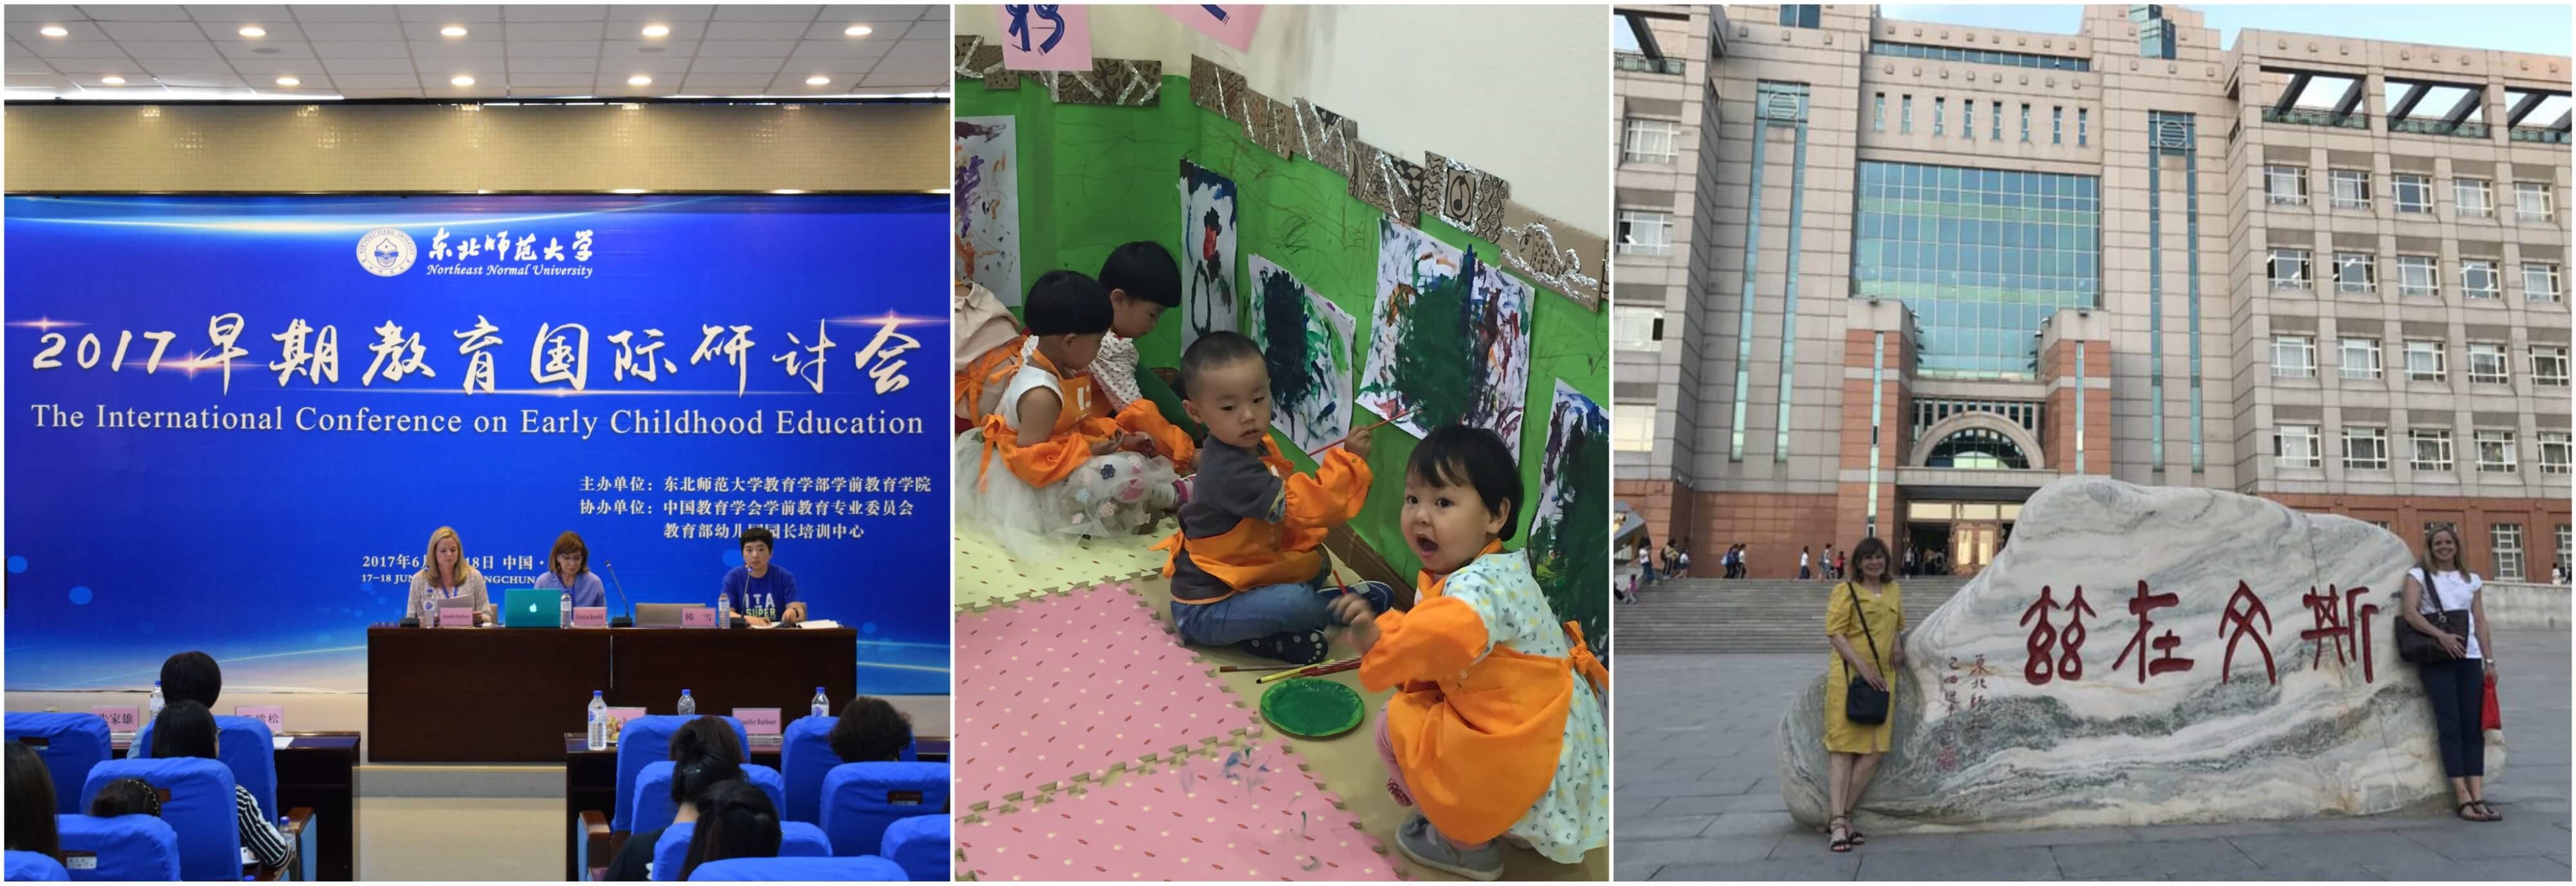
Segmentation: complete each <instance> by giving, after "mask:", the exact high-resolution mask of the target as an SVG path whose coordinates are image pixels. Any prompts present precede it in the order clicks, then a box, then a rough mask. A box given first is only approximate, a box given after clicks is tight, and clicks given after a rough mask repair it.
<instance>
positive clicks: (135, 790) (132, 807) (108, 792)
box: [89, 778, 161, 818]
mask: <svg viewBox="0 0 2576 886" xmlns="http://www.w3.org/2000/svg"><path fill="white" fill-rule="evenodd" d="M89 814H90V817H92V818H115V817H117V816H119V815H149V816H152V817H154V818H159V817H161V792H160V791H158V790H155V789H153V787H152V783H151V782H148V781H144V780H143V779H140V778H120V779H117V780H115V781H113V782H109V783H108V785H107V786H106V787H103V788H99V789H98V796H96V797H92V798H90V801H89Z"/></svg>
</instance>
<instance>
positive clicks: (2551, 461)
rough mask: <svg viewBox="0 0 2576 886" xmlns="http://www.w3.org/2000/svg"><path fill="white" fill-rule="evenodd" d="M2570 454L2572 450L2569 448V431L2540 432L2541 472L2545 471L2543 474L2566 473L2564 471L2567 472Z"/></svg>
mask: <svg viewBox="0 0 2576 886" xmlns="http://www.w3.org/2000/svg"><path fill="white" fill-rule="evenodd" d="M2570 454H2571V451H2570V450H2569V448H2568V439H2567V432H2566V431H2542V432H2540V472H2541V473H2543V474H2564V473H2567V462H2568V458H2569V455H2570Z"/></svg>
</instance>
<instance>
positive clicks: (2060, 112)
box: [2048, 105, 2066, 145]
mask: <svg viewBox="0 0 2576 886" xmlns="http://www.w3.org/2000/svg"><path fill="white" fill-rule="evenodd" d="M2048 143H2049V144H2052V145H2062V144H2065V143H2066V106H2065V105H2058V106H2056V107H2054V108H2050V109H2049V110H2048Z"/></svg>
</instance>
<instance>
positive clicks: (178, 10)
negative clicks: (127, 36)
mask: <svg viewBox="0 0 2576 886" xmlns="http://www.w3.org/2000/svg"><path fill="white" fill-rule="evenodd" d="M81 11H82V12H84V13H88V17H89V19H90V20H91V21H101V22H184V21H187V20H188V10H187V9H186V8H184V7H180V6H171V5H140V4H138V5H134V6H127V5H124V4H105V3H100V4H93V5H89V6H83V7H81ZM10 15H11V17H12V18H15V17H16V15H17V11H16V7H11V11H10Z"/></svg>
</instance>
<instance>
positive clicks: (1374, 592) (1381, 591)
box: [1351, 581, 1395, 613]
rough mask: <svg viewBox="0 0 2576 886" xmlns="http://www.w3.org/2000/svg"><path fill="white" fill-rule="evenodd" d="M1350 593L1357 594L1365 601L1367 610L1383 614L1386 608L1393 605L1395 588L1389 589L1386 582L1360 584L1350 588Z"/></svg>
mask: <svg viewBox="0 0 2576 886" xmlns="http://www.w3.org/2000/svg"><path fill="white" fill-rule="evenodd" d="M1351 593H1354V594H1358V595H1360V597H1361V598H1362V599H1365V600H1367V601H1368V602H1369V609H1370V610H1372V611H1375V612H1379V613H1384V612H1385V611H1386V610H1387V609H1388V607H1391V606H1394V605H1395V588H1392V587H1389V586H1388V585H1387V583H1386V582H1382V581H1364V582H1360V583H1359V584H1355V585H1352V586H1351Z"/></svg>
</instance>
